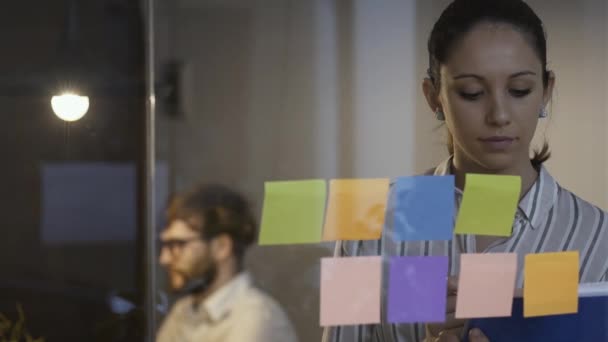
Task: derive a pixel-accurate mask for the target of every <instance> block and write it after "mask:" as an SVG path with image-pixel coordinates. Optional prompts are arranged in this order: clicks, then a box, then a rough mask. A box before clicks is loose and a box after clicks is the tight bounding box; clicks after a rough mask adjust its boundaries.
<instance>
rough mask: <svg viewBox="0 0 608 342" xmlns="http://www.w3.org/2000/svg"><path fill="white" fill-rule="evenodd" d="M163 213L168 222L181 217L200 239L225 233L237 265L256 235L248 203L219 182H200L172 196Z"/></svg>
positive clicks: (255, 226)
mask: <svg viewBox="0 0 608 342" xmlns="http://www.w3.org/2000/svg"><path fill="white" fill-rule="evenodd" d="M166 216H167V222H169V223H170V222H172V221H174V220H178V219H179V220H184V221H185V222H187V223H188V224H189V226H190V227H192V229H194V230H195V231H197V232H199V233H200V235H201V237H202V238H203V240H207V241H208V240H211V239H213V238H215V237H217V236H220V235H224V234H225V235H228V236H229V237H230V239H231V240H232V244H233V253H234V255H235V256H236V258H237V261H238V262H239V266H242V265H241V263H242V260H243V256H244V254H245V251H246V250H247V247H249V245H251V244H252V243H253V242H254V240H255V238H256V232H257V225H256V221H255V218H254V215H253V214H252V210H251V207H250V205H249V203H248V202H247V200H246V199H245V198H244V197H243V196H241V195H240V194H239V193H237V192H236V191H233V190H231V189H230V188H228V187H226V186H223V185H216V184H212V185H201V186H198V187H196V188H194V189H193V190H191V191H189V192H186V193H184V194H182V195H176V196H173V197H172V198H171V199H170V201H169V205H168V207H167V210H166Z"/></svg>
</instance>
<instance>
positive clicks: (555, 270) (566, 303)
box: [524, 252, 579, 317]
mask: <svg viewBox="0 0 608 342" xmlns="http://www.w3.org/2000/svg"><path fill="white" fill-rule="evenodd" d="M578 273H579V254H578V252H559V253H541V254H528V255H526V260H525V266H524V317H535V316H548V315H560V314H569V313H577V312H578Z"/></svg>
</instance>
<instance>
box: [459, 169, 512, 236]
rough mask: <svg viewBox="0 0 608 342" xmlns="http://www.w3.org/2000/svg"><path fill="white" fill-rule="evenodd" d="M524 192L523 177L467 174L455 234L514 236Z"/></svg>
mask: <svg viewBox="0 0 608 342" xmlns="http://www.w3.org/2000/svg"><path fill="white" fill-rule="evenodd" d="M520 192H521V178H520V177H519V176H502V175H479V174H467V175H466V180H465V187H464V195H463V197H462V203H461V204H460V210H459V212H458V218H457V219H456V228H455V233H456V234H475V235H489V236H511V232H512V230H513V220H514V218H515V211H516V210H517V204H518V203H519V194H520Z"/></svg>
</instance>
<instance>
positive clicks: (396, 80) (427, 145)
mask: <svg viewBox="0 0 608 342" xmlns="http://www.w3.org/2000/svg"><path fill="white" fill-rule="evenodd" d="M448 3H449V1H409V0H404V1H383V2H381V3H377V2H370V1H358V0H352V1H315V0H313V1H291V0H264V1H238V0H234V1H213V0H207V1H188V0H182V1H163V0H158V1H157V6H156V9H157V16H156V17H155V20H156V24H155V28H156V29H157V30H156V32H155V33H156V39H155V44H156V49H155V51H154V52H155V57H156V58H157V60H156V63H157V71H159V72H160V71H161V70H163V67H166V65H167V64H169V63H172V62H175V63H178V64H179V65H180V67H181V70H182V74H181V76H182V78H180V82H181V83H180V87H181V88H180V89H181V91H182V93H181V94H179V95H180V96H179V97H178V107H179V108H178V109H177V110H175V109H173V110H169V111H166V110H161V109H159V110H158V111H157V113H156V114H157V115H156V119H157V125H156V134H157V140H156V148H157V158H158V162H159V163H160V164H162V165H164V166H166V168H167V173H166V176H167V178H166V181H167V186H168V189H169V192H170V193H171V192H180V191H183V190H186V189H189V188H190V187H191V186H193V185H195V184H197V183H200V182H205V183H209V182H219V183H223V184H227V185H229V186H231V187H233V188H235V189H237V190H239V191H241V192H243V193H244V194H246V195H247V196H248V198H249V199H251V200H252V201H253V203H254V204H255V206H256V214H258V218H259V215H260V214H261V206H262V204H263V196H264V182H265V181H269V180H296V179H311V178H324V179H331V178H345V177H346V178H347V177H395V176H403V175H413V174H420V173H422V172H424V171H426V170H428V169H429V168H431V167H434V166H435V165H437V164H438V163H439V162H440V161H442V160H443V159H444V158H446V157H447V152H446V148H445V141H446V138H445V135H444V131H443V128H438V126H439V125H438V123H437V121H436V120H435V117H434V115H433V113H432V112H431V110H430V109H429V108H428V105H427V103H426V101H425V99H424V96H423V94H422V89H421V81H422V79H423V77H424V76H425V75H426V69H427V67H428V56H427V52H426V40H427V38H428V34H429V33H430V30H431V28H432V25H433V23H434V21H435V20H436V19H437V17H438V16H439V14H440V12H441V10H442V9H443V8H444V7H445V6H446V5H447V4H448ZM529 3H530V5H531V6H532V7H533V8H534V9H535V10H536V11H537V12H538V14H539V15H540V16H541V17H542V19H543V20H544V22H545V26H546V28H547V31H548V35H549V63H550V65H549V67H550V68H551V69H553V70H555V71H556V73H557V85H556V92H555V97H554V100H553V101H552V105H551V106H550V109H549V111H550V113H551V114H550V119H549V120H547V121H546V122H544V123H543V124H542V125H541V127H539V129H538V132H537V137H536V140H535V146H540V144H541V142H542V140H543V139H545V138H547V139H548V140H549V143H550V145H551V147H552V149H553V157H552V158H551V159H550V161H549V162H548V164H547V165H548V167H549V168H550V170H551V172H552V174H553V175H554V176H555V177H556V178H557V179H558V180H559V181H560V183H562V184H563V185H564V186H567V187H568V188H569V189H572V190H573V191H574V192H575V193H577V194H578V195H580V196H581V197H583V198H585V199H588V200H589V201H591V202H593V203H594V204H596V205H598V206H600V207H602V208H607V207H608V197H607V195H606V194H607V193H608V192H606V189H607V188H608V183H607V182H608V178H607V177H606V174H608V172H606V171H607V167H608V158H607V157H608V155H607V153H606V149H605V146H606V138H605V135H604V134H603V133H602V132H603V131H604V130H605V129H606V128H607V127H608V122H607V119H606V102H605V96H603V95H602V94H604V93H605V92H606V90H607V88H606V85H605V82H604V81H603V80H604V79H605V76H606V75H605V74H606V67H605V66H606V64H605V61H604V57H603V56H605V55H606V47H607V46H608V45H607V42H606V39H607V36H606V27H605V23H604V20H603V18H604V17H605V13H606V5H605V3H604V2H602V1H592V0H588V1H583V2H579V3H577V4H574V3H572V4H569V3H560V4H559V5H556V4H554V3H551V4H550V3H548V2H546V1H529ZM574 47H575V48H574ZM581 61H584V63H581ZM593 73H596V74H597V73H599V75H601V76H600V77H590V75H591V74H593ZM581 84H585V85H586V86H585V87H580V85H581ZM574 113H576V114H574ZM590 131H593V132H595V133H592V134H589V133H588V132H590ZM585 132H587V133H585ZM573 137H575V138H573ZM589 149H593V151H594V152H593V153H591V154H585V153H577V152H576V151H589ZM573 160H575V161H576V162H574V163H573ZM580 165H588V167H585V168H583V169H581V168H580V167H579V166H580ZM588 180H593V181H591V182H590V181H588ZM163 181H165V179H163ZM159 201H162V199H159ZM158 228H161V227H158ZM332 253H333V244H318V245H305V246H302V245H293V246H280V247H279V246H273V247H261V246H257V247H255V248H253V250H252V251H251V252H250V253H249V257H248V263H247V265H248V267H249V269H250V271H251V273H252V274H253V277H254V279H255V281H256V283H257V284H258V285H259V286H260V287H261V288H262V289H263V290H265V291H267V292H268V293H269V294H271V295H272V296H273V297H274V298H276V299H277V300H278V301H279V303H280V304H281V305H282V306H283V307H284V308H285V310H286V312H287V313H288V315H289V317H290V318H291V320H292V321H293V322H294V324H295V327H296V330H297V333H298V335H299V338H300V340H301V341H318V340H320V338H321V328H320V327H319V265H320V258H321V257H324V256H330V255H332ZM158 271H159V273H158V277H159V278H158V285H159V288H160V289H163V288H166V285H167V283H166V280H165V278H164V272H163V271H162V270H161V269H159V270H158Z"/></svg>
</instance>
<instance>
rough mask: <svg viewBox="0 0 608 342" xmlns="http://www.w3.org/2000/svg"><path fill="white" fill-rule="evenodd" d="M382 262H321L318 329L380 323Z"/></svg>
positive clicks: (357, 259) (368, 259) (354, 259)
mask: <svg viewBox="0 0 608 342" xmlns="http://www.w3.org/2000/svg"><path fill="white" fill-rule="evenodd" d="M381 276H382V258H381V257H377V256H373V257H349V258H323V259H321V306H320V309H321V312H320V318H321V326H335V325H353V324H372V323H379V322H380V288H381Z"/></svg>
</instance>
